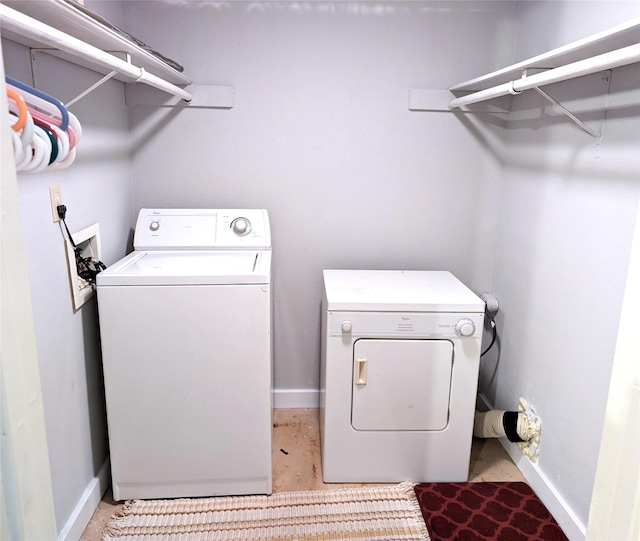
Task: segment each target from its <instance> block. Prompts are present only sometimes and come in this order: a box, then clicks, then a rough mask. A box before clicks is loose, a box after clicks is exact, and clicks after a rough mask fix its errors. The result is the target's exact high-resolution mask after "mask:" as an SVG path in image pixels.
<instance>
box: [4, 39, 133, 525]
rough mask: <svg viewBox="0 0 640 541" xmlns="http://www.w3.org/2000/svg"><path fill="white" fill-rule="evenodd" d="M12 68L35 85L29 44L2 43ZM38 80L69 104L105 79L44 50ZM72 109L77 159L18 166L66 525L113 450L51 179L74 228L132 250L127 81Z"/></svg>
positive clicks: (89, 328) (92, 323)
mask: <svg viewBox="0 0 640 541" xmlns="http://www.w3.org/2000/svg"><path fill="white" fill-rule="evenodd" d="M2 48H3V54H4V60H5V71H6V74H7V75H10V76H12V77H14V78H16V79H19V80H21V81H23V82H25V83H27V84H31V83H32V80H31V68H30V62H29V50H28V49H27V48H26V47H23V46H22V45H18V44H16V43H14V42H10V41H8V40H4V39H3V41H2ZM33 73H34V76H35V81H36V86H37V87H38V88H40V89H42V90H44V91H45V92H49V93H51V94H52V95H53V96H56V97H58V98H59V99H61V100H62V101H63V102H67V101H69V100H70V99H72V98H73V97H75V96H76V95H78V94H80V93H81V92H82V91H84V90H85V89H86V88H88V87H89V86H91V85H92V84H93V83H95V82H96V81H97V80H98V79H99V78H100V75H98V74H97V73H95V72H92V71H89V70H86V69H84V68H80V67H78V66H75V65H72V64H70V63H68V62H65V61H62V60H60V59H57V58H55V57H52V56H50V55H47V54H43V53H38V54H37V55H36V60H35V62H34V68H33ZM71 111H72V112H74V114H76V116H77V117H78V118H79V119H80V122H81V124H82V127H83V134H84V135H83V138H82V140H81V141H80V143H79V145H78V147H77V159H76V162H75V163H74V164H73V165H72V166H71V167H70V168H69V169H66V170H64V171H55V172H53V171H52V172H45V173H40V174H35V175H32V174H26V173H19V174H18V188H19V194H20V213H21V217H22V226H23V234H24V242H25V252H26V256H27V263H28V267H29V281H30V285H31V300H32V304H33V314H34V322H35V328H36V340H37V350H38V357H39V363H40V375H41V379H42V395H43V403H44V409H45V421H46V426H47V440H48V447H49V457H50V464H51V470H52V482H53V492H54V499H55V502H54V504H55V513H56V521H57V524H58V530H59V531H61V530H62V529H63V528H64V527H65V526H66V525H67V524H68V521H69V519H70V517H72V515H73V514H74V512H77V509H76V506H77V504H78V503H79V502H81V501H82V498H83V493H84V492H85V490H86V489H87V487H88V485H89V483H90V482H91V481H92V480H93V479H94V478H95V477H96V475H97V474H98V471H99V470H100V468H101V466H102V465H103V464H104V462H105V460H106V459H107V456H108V447H107V433H106V431H107V429H106V420H105V411H104V390H103V383H102V366H101V360H100V342H99V333H98V320H97V309H96V303H95V300H94V299H92V300H90V301H89V302H88V303H87V304H85V305H84V306H83V307H82V308H81V309H80V310H78V311H77V312H75V311H74V309H73V303H72V299H71V292H70V285H69V278H68V275H67V262H66V255H65V250H64V244H63V236H62V233H61V230H60V228H59V227H58V224H54V223H53V222H52V218H51V208H50V204H49V186H50V185H54V184H58V185H60V187H61V188H62V197H63V201H64V203H65V204H66V205H67V207H68V214H67V223H68V225H69V228H70V229H71V231H72V232H74V231H78V230H80V229H83V228H85V227H87V226H89V225H91V224H93V223H96V222H98V223H99V224H100V230H101V239H102V250H103V258H104V260H105V261H109V262H113V261H116V260H117V259H119V258H120V257H122V256H123V255H124V254H125V252H126V246H127V238H128V236H129V228H130V226H131V224H132V222H133V219H134V213H133V208H132V189H131V178H132V176H131V164H130V159H129V125H128V116H127V109H126V106H125V103H124V89H123V85H122V84H120V83H118V82H114V81H110V82H108V83H107V84H105V85H104V86H102V87H100V89H98V90H96V91H95V92H94V93H92V94H90V95H89V96H87V97H86V98H84V99H83V100H81V101H79V102H78V103H77V104H76V105H75V106H73V107H72V108H71Z"/></svg>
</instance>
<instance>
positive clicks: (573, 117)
mask: <svg viewBox="0 0 640 541" xmlns="http://www.w3.org/2000/svg"><path fill="white" fill-rule="evenodd" d="M527 72H528V70H524V71H523V72H522V78H523V79H525V78H526V77H527ZM609 73H611V72H610V70H609ZM533 90H535V91H536V92H537V93H538V94H540V95H541V96H542V97H543V98H545V99H546V100H547V101H549V102H551V103H552V104H554V105H555V106H556V107H558V109H560V111H562V113H563V114H564V115H566V116H568V117H569V118H570V119H571V120H572V121H573V122H574V123H575V124H576V125H577V126H578V127H579V128H580V129H581V130H583V131H585V132H587V133H588V134H589V135H591V136H592V137H593V138H595V139H598V138H600V136H601V135H602V134H601V133H598V132H597V131H595V130H594V129H593V128H591V127H590V126H588V125H587V124H585V123H584V122H583V121H582V120H580V119H579V118H578V117H577V116H576V115H574V114H573V113H572V112H571V111H569V109H567V108H566V107H565V106H564V105H562V104H561V103H560V102H559V101H558V100H556V99H554V98H552V97H551V96H549V94H547V93H546V92H545V91H544V90H542V89H541V88H539V87H537V86H534V87H533ZM521 92H522V90H520V91H513V92H512V93H513V94H520V93H521Z"/></svg>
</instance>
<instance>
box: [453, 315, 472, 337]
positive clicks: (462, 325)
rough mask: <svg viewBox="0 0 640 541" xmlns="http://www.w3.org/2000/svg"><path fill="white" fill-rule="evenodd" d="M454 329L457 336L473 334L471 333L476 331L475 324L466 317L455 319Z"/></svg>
mask: <svg viewBox="0 0 640 541" xmlns="http://www.w3.org/2000/svg"><path fill="white" fill-rule="evenodd" d="M454 329H455V331H456V334H457V335H458V336H473V333H474V332H476V326H475V325H474V323H473V321H472V320H470V319H469V318H468V317H463V318H462V319H459V320H458V321H456V324H455V326H454Z"/></svg>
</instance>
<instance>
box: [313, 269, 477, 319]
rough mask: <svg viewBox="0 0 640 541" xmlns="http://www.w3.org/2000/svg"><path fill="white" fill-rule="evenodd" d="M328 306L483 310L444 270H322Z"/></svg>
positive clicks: (369, 309) (358, 309) (370, 309)
mask: <svg viewBox="0 0 640 541" xmlns="http://www.w3.org/2000/svg"><path fill="white" fill-rule="evenodd" d="M323 275H324V289H325V299H326V301H327V308H328V310H342V311H356V312H475V313H477V312H480V313H483V312H484V306H485V305H484V302H483V301H482V299H480V298H479V297H478V296H477V295H476V294H475V293H474V292H473V291H471V290H470V289H469V288H468V287H467V286H465V285H464V284H463V283H462V282H461V281H460V280H458V279H457V278H456V277H455V276H454V275H453V274H451V273H450V272H448V271H387V270H325V271H323Z"/></svg>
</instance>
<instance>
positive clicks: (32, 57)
mask: <svg viewBox="0 0 640 541" xmlns="http://www.w3.org/2000/svg"><path fill="white" fill-rule="evenodd" d="M54 51H57V49H34V48H32V49H31V55H30V56H31V72H32V73H33V69H34V66H33V63H34V61H35V53H49V54H52V53H53V52H54ZM117 52H118V51H115V53H117ZM122 54H123V55H125V57H126V58H125V61H126V62H127V64H131V55H130V54H129V53H126V52H123V53H122ZM115 75H118V72H117V71H112V72H110V73H107V75H105V76H104V77H103V78H102V79H100V80H99V81H98V82H96V83H94V84H92V85H91V86H90V87H89V88H87V89H86V90H85V91H84V92H81V93H80V94H78V95H77V96H76V97H75V98H73V99H72V100H69V101H68V102H66V103H65V104H64V106H65V107H66V108H67V109H68V108H69V107H71V106H72V105H73V104H74V103H76V102H78V101H80V100H81V99H82V98H84V97H85V96H88V95H89V94H91V92H93V91H94V90H95V89H96V88H99V87H101V86H102V85H103V84H104V83H106V82H107V81H108V80H109V79H111V78H112V77H113V76H115Z"/></svg>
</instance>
